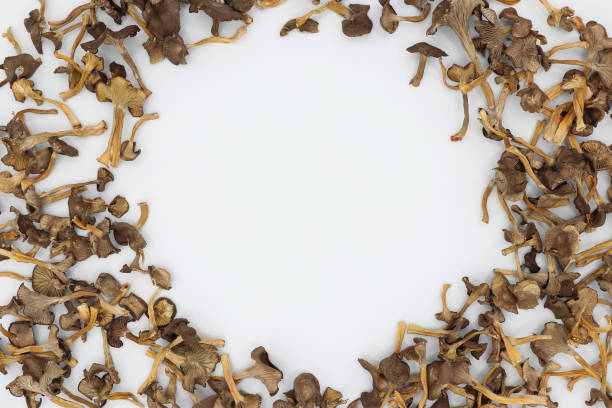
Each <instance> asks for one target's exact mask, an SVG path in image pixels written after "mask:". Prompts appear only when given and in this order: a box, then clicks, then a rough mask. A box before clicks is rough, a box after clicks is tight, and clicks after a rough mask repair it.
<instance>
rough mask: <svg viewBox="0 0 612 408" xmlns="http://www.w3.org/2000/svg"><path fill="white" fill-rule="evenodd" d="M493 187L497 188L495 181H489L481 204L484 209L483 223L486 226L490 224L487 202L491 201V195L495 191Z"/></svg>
mask: <svg viewBox="0 0 612 408" xmlns="http://www.w3.org/2000/svg"><path fill="white" fill-rule="evenodd" d="M493 187H495V180H491V181H489V184H487V188H485V191H484V193H483V195H482V200H481V202H480V206H481V207H482V222H484V223H485V224H488V223H489V210H488V209H487V202H488V201H489V196H490V195H491V191H493Z"/></svg>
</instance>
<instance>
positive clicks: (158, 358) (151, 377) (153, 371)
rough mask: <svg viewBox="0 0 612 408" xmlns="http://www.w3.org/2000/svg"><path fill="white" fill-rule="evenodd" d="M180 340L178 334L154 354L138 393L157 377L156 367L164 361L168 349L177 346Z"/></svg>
mask: <svg viewBox="0 0 612 408" xmlns="http://www.w3.org/2000/svg"><path fill="white" fill-rule="evenodd" d="M182 342H183V338H182V337H181V336H178V337H177V338H176V339H174V341H172V343H170V344H168V345H166V346H164V347H162V349H161V350H160V351H159V352H158V353H157V354H156V355H155V358H154V360H153V366H152V367H151V372H150V374H149V376H148V377H147V378H146V380H145V381H144V382H143V383H142V385H141V386H140V388H139V389H138V394H143V393H144V392H145V390H146V389H147V387H148V386H149V385H151V383H152V382H153V381H155V379H156V378H157V369H158V368H159V365H160V364H161V363H162V361H164V359H165V358H166V355H167V354H168V353H169V352H170V350H172V348H174V347H176V346H178V345H179V344H181V343H182Z"/></svg>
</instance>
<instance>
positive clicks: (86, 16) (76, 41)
mask: <svg viewBox="0 0 612 408" xmlns="http://www.w3.org/2000/svg"><path fill="white" fill-rule="evenodd" d="M88 25H89V14H87V13H85V14H83V17H82V20H81V30H80V31H79V33H78V34H77V36H76V38H75V39H74V43H73V44H72V49H71V50H70V59H71V60H73V61H74V53H75V52H76V50H77V47H78V46H79V44H80V43H81V40H82V39H83V36H84V35H85V30H86V28H87V26H88Z"/></svg>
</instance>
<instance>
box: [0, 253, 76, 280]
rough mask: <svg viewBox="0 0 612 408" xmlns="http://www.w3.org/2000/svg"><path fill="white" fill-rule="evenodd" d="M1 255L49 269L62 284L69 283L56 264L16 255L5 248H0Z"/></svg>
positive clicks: (19, 254)
mask: <svg viewBox="0 0 612 408" xmlns="http://www.w3.org/2000/svg"><path fill="white" fill-rule="evenodd" d="M0 255H2V256H5V257H7V258H10V259H12V260H14V261H17V262H22V263H30V264H34V265H38V266H42V267H43V268H47V269H49V270H50V271H51V272H53V273H54V274H55V275H56V276H57V278H58V279H60V280H61V281H62V282H68V278H67V277H66V275H64V271H63V270H62V269H61V268H60V267H58V266H57V265H55V264H52V263H49V262H44V261H41V260H39V259H36V258H34V257H31V256H27V255H24V254H22V253H15V252H12V251H9V250H7V249H3V248H0Z"/></svg>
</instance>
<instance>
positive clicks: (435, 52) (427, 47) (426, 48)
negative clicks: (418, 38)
mask: <svg viewBox="0 0 612 408" xmlns="http://www.w3.org/2000/svg"><path fill="white" fill-rule="evenodd" d="M406 51H408V52H410V53H413V54H416V53H419V54H423V55H425V56H427V57H433V58H442V57H446V56H448V54H447V53H446V52H444V51H443V50H441V49H440V48H438V47H434V46H433V45H431V44H428V43H426V42H418V43H416V44H414V45H413V46H411V47H408V48H406Z"/></svg>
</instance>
